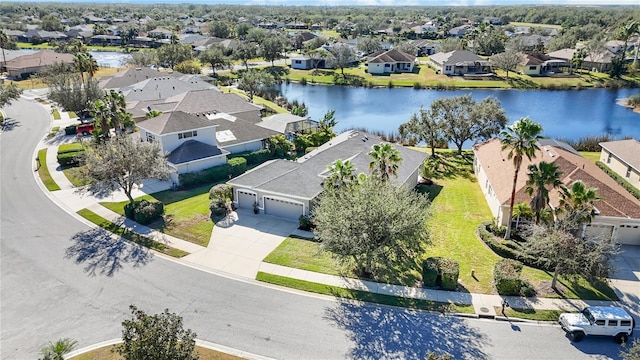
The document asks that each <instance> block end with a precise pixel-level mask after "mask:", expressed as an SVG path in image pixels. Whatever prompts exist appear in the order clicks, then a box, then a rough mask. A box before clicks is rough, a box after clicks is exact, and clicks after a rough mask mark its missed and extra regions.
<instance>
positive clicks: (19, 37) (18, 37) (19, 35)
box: [2, 29, 24, 41]
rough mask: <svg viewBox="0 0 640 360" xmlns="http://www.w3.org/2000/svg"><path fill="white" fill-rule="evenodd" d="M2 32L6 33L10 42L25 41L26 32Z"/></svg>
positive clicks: (6, 30)
mask: <svg viewBox="0 0 640 360" xmlns="http://www.w3.org/2000/svg"><path fill="white" fill-rule="evenodd" d="M2 31H4V33H5V34H6V35H7V37H8V38H9V40H12V41H23V40H24V31H21V30H10V29H3V30H2Z"/></svg>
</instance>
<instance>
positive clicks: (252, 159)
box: [227, 149, 273, 165]
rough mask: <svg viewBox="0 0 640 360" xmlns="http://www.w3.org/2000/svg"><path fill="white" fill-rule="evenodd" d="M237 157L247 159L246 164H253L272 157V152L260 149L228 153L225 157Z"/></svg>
mask: <svg viewBox="0 0 640 360" xmlns="http://www.w3.org/2000/svg"><path fill="white" fill-rule="evenodd" d="M239 157H242V158H244V159H245V160H247V165H255V164H261V163H263V162H265V161H267V160H269V159H271V158H273V154H271V152H270V151H269V150H267V149H260V150H256V151H244V152H240V153H236V154H230V155H228V156H227V159H235V158H239Z"/></svg>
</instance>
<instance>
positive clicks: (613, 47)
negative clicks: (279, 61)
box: [604, 40, 633, 55]
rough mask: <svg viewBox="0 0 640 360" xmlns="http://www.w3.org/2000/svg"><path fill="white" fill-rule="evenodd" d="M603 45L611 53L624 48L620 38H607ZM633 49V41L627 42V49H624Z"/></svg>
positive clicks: (618, 51) (616, 52)
mask: <svg viewBox="0 0 640 360" xmlns="http://www.w3.org/2000/svg"><path fill="white" fill-rule="evenodd" d="M604 47H605V48H606V49H607V50H609V51H610V52H611V53H612V54H616V55H617V54H618V53H620V52H621V51H622V50H623V49H624V41H622V40H609V41H607V42H606V43H604ZM629 50H633V43H632V42H628V43H627V49H626V50H625V51H629Z"/></svg>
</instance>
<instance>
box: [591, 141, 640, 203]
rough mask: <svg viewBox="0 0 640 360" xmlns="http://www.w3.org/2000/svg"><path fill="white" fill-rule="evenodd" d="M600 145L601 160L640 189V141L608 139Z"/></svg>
mask: <svg viewBox="0 0 640 360" xmlns="http://www.w3.org/2000/svg"><path fill="white" fill-rule="evenodd" d="M600 146H601V147H602V150H600V161H601V162H602V163H603V164H606V165H607V166H608V167H609V168H610V169H611V170H613V171H614V172H615V173H616V174H618V175H620V176H621V177H622V178H624V179H625V180H627V181H628V182H629V183H630V184H631V185H633V186H635V187H636V188H637V189H638V190H640V141H638V140H635V139H628V140H619V141H608V142H602V143H600Z"/></svg>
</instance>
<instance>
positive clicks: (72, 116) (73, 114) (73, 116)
mask: <svg viewBox="0 0 640 360" xmlns="http://www.w3.org/2000/svg"><path fill="white" fill-rule="evenodd" d="M77 117H78V115H76V113H75V112H73V111H69V118H71V119H73V118H77Z"/></svg>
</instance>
